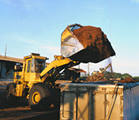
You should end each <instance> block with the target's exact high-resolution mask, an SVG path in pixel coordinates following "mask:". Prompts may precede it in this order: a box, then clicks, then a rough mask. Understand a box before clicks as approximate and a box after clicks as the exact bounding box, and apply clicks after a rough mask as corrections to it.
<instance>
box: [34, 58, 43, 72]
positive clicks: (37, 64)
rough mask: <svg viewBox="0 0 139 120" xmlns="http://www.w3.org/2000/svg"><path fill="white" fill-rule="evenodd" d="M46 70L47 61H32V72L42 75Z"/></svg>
mask: <svg viewBox="0 0 139 120" xmlns="http://www.w3.org/2000/svg"><path fill="white" fill-rule="evenodd" d="M44 68H45V60H42V59H32V67H31V72H36V73H41V72H42V71H43V70H44Z"/></svg>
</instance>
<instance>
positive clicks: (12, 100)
mask: <svg viewBox="0 0 139 120" xmlns="http://www.w3.org/2000/svg"><path fill="white" fill-rule="evenodd" d="M6 90H7V103H8V104H9V105H15V104H16V103H17V97H16V96H15V94H16V84H14V83H11V84H8V86H7V89H6Z"/></svg>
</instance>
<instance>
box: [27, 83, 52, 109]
mask: <svg viewBox="0 0 139 120" xmlns="http://www.w3.org/2000/svg"><path fill="white" fill-rule="evenodd" d="M50 97H51V94H50V91H49V89H48V88H46V87H45V86H43V85H34V86H33V87H32V88H31V90H30V92H29V105H30V106H31V108H32V109H35V110H36V109H39V110H40V109H48V107H49V105H50Z"/></svg>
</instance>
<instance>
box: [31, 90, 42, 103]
mask: <svg viewBox="0 0 139 120" xmlns="http://www.w3.org/2000/svg"><path fill="white" fill-rule="evenodd" d="M40 99H41V95H40V93H39V92H34V93H33V95H32V102H33V104H36V103H38V102H39V101H40Z"/></svg>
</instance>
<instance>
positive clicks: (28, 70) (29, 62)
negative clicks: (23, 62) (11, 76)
mask: <svg viewBox="0 0 139 120" xmlns="http://www.w3.org/2000/svg"><path fill="white" fill-rule="evenodd" d="M30 64H31V60H29V61H28V66H27V72H30Z"/></svg>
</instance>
